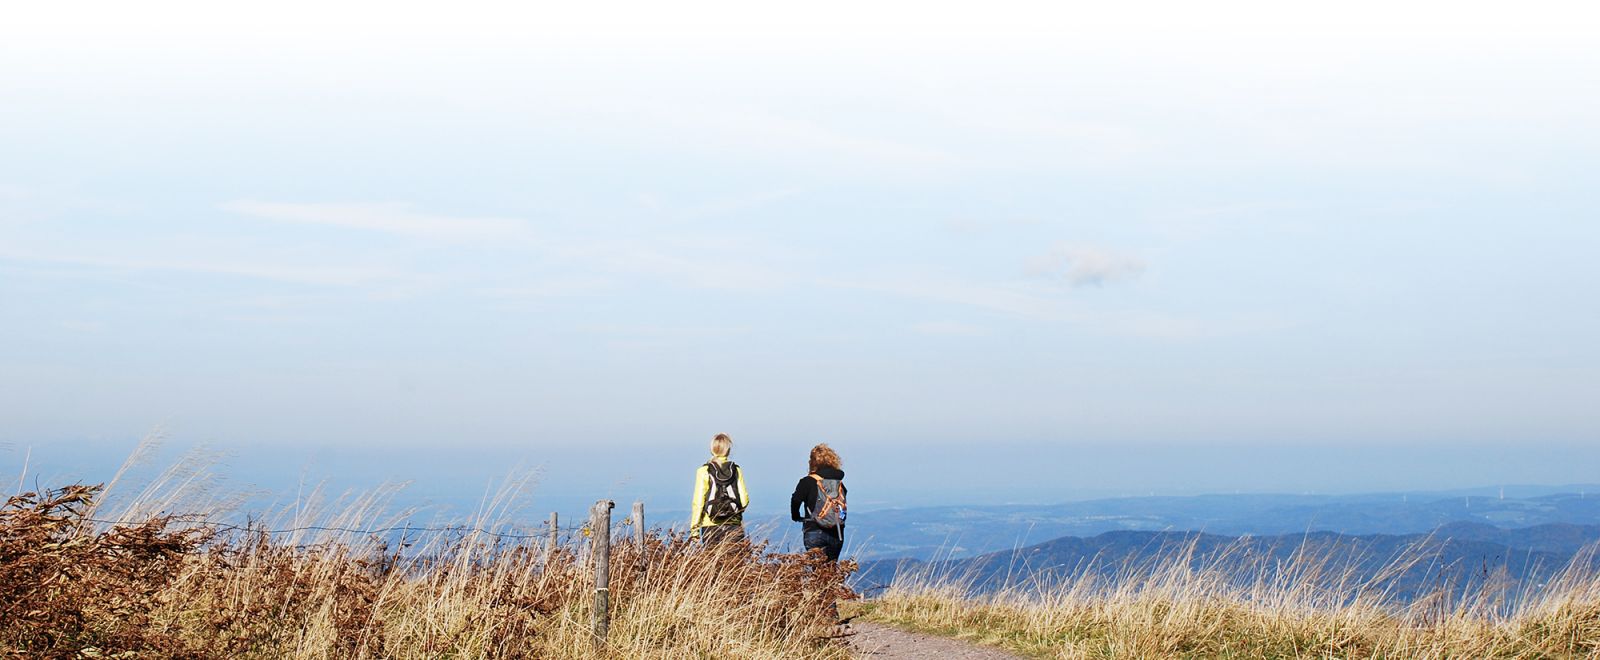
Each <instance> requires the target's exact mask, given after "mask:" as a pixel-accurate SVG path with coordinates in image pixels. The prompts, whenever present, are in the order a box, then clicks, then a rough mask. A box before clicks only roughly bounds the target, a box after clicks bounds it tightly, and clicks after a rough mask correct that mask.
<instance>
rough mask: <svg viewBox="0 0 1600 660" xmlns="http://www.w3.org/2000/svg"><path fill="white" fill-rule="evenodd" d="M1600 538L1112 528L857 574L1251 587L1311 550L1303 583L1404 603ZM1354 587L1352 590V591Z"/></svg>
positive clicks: (1505, 573) (1504, 574)
mask: <svg viewBox="0 0 1600 660" xmlns="http://www.w3.org/2000/svg"><path fill="white" fill-rule="evenodd" d="M1597 541H1600V525H1571V524H1548V525H1536V526H1533V527H1526V528H1518V529H1504V528H1500V527H1496V526H1494V525H1489V524H1484V523H1472V522H1456V523H1451V524H1449V525H1445V526H1442V527H1439V528H1438V529H1436V530H1433V531H1432V532H1430V533H1421V534H1398V535H1397V534H1365V535H1350V534H1341V533H1337V532H1310V533H1299V534H1288V535H1274V536H1229V535H1220V534H1209V533H1202V532H1190V531H1183V532H1145V531H1116V532H1105V533H1102V534H1099V535H1096V536H1093V537H1088V538H1084V537H1075V536H1068V537H1062V538H1057V539H1053V540H1050V541H1046V542H1044V543H1039V544H1035V545H1030V546H1027V547H1023V548H1019V549H1017V550H1014V551H1001V552H993V553H988V554H983V555H979V556H976V557H970V558H963V559H947V560H940V561H932V562H929V561H922V560H919V559H891V560H874V561H866V562H863V564H862V570H861V571H860V572H859V573H858V574H857V576H856V586H857V588H858V589H861V590H864V591H867V592H868V593H870V592H871V591H872V590H874V589H876V588H881V587H882V586H884V585H888V584H890V583H891V582H892V581H893V580H894V579H895V578H896V576H897V575H901V574H905V573H907V572H910V573H912V574H913V575H917V576H934V577H940V578H944V579H946V580H954V581H956V582H957V583H960V584H964V585H966V586H967V587H968V588H969V589H970V590H971V591H973V592H977V593H983V592H992V591H995V590H999V589H1006V588H1026V589H1041V588H1042V589H1049V588H1051V586H1052V585H1054V584H1059V583H1062V582H1069V581H1072V580H1075V579H1078V578H1080V577H1083V576H1085V575H1092V576H1095V577H1098V578H1108V579H1119V580H1126V579H1130V578H1136V577H1137V576H1139V575H1140V574H1141V573H1142V572H1143V571H1144V570H1146V569H1148V568H1149V567H1151V566H1158V565H1166V564H1168V563H1170V562H1172V561H1179V562H1184V563H1187V564H1188V565H1189V566H1190V567H1192V568H1196V569H1200V568H1210V569H1211V570H1216V571H1221V572H1222V573H1223V574H1224V575H1228V576H1230V577H1231V578H1232V579H1233V580H1234V581H1235V582H1238V583H1240V584H1249V583H1250V582H1251V581H1252V580H1255V579H1257V578H1258V577H1259V576H1260V575H1261V574H1262V571H1263V570H1266V571H1268V572H1270V571H1272V570H1275V569H1274V567H1283V566H1297V565H1298V566H1300V567H1302V568H1303V567H1304V566H1306V565H1307V564H1308V562H1305V561H1300V562H1299V563H1298V564H1297V563H1296V559H1295V558H1296V557H1301V556H1310V557H1312V558H1314V559H1313V561H1311V562H1309V563H1310V564H1317V565H1318V570H1315V571H1311V572H1309V573H1297V574H1295V576H1294V579H1296V580H1310V581H1313V582H1321V583H1323V584H1324V586H1330V585H1333V584H1335V583H1338V582H1341V581H1342V582H1343V583H1345V584H1347V585H1364V586H1365V588H1366V590H1367V591H1369V592H1381V593H1382V594H1383V595H1385V596H1387V597H1389V598H1393V599H1395V600H1397V601H1400V602H1405V601H1409V600H1411V599H1413V598H1415V597H1417V596H1418V595H1419V594H1426V593H1432V592H1438V591H1442V592H1446V593H1451V594H1453V595H1457V596H1459V595H1461V594H1464V593H1468V592H1471V591H1473V590H1475V589H1478V588H1480V587H1483V586H1486V585H1496V586H1498V587H1499V588H1503V589H1506V590H1507V591H1508V592H1514V591H1515V590H1516V589H1518V588H1521V587H1524V586H1535V587H1536V586H1538V585H1539V584H1540V583H1541V582H1543V581H1545V580H1548V579H1550V578H1551V577H1552V576H1554V575H1555V574H1556V573H1557V572H1559V571H1560V570H1562V569H1563V568H1565V567H1567V566H1568V564H1569V563H1571V562H1572V561H1573V560H1574V559H1575V558H1577V560H1578V561H1579V562H1582V563H1586V564H1588V565H1589V566H1590V567H1591V568H1600V562H1596V557H1595V555H1594V554H1593V553H1585V552H1583V549H1584V548H1585V547H1586V546H1588V545H1590V544H1594V543H1596V542H1597ZM1352 593H1353V592H1352Z"/></svg>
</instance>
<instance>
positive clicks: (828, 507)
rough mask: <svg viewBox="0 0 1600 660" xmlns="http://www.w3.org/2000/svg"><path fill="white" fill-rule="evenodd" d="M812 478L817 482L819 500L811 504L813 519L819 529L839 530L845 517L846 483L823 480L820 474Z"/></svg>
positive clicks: (813, 475)
mask: <svg viewBox="0 0 1600 660" xmlns="http://www.w3.org/2000/svg"><path fill="white" fill-rule="evenodd" d="M811 478H812V479H815V480H816V481H817V500H816V501H815V502H812V503H811V519H812V520H814V521H816V523H817V526H818V527H822V528H826V529H838V528H839V527H840V526H841V525H843V524H844V517H845V504H844V482H842V481H840V480H838V479H823V478H822V475H820V474H812V475H811Z"/></svg>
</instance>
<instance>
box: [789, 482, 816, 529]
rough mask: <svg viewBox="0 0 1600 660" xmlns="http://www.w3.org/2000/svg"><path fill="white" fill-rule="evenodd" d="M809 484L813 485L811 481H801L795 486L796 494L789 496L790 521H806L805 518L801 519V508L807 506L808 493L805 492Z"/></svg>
mask: <svg viewBox="0 0 1600 660" xmlns="http://www.w3.org/2000/svg"><path fill="white" fill-rule="evenodd" d="M808 483H811V480H810V479H801V480H800V483H798V484H795V485H794V494H793V495H790V496H789V519H790V520H793V521H795V522H800V521H803V520H805V518H802V517H800V506H801V505H803V504H805V501H806V492H805V491H806V484H808Z"/></svg>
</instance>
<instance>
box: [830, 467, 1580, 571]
mask: <svg viewBox="0 0 1600 660" xmlns="http://www.w3.org/2000/svg"><path fill="white" fill-rule="evenodd" d="M1501 492H1502V489H1501V488H1499V487H1493V488H1477V489H1465V490H1460V491H1443V492H1416V493H1377V494H1360V495H1200V496H1194V497H1130V498H1116V499H1102V500H1088V501H1082V502H1068V503H1064V504H1051V505H1015V506H943V507H925V508H912V509H887V510H878V511H861V512H855V511H852V512H851V516H850V523H851V528H852V530H853V538H852V540H851V542H850V543H849V546H850V548H849V549H850V551H851V552H854V553H855V554H856V556H857V557H858V558H861V559H868V560H870V559H884V558H892V557H908V558H915V559H922V560H931V559H936V558H962V557H973V556H977V555H981V554H985V553H990V552H995V551H999V550H1010V549H1015V548H1019V547H1023V546H1027V545H1031V544H1034V543H1037V542H1038V541H1040V540H1045V539H1054V538H1060V537H1066V536H1076V537H1092V536H1095V535H1098V534H1103V533H1106V532H1113V531H1193V532H1207V533H1210V534H1216V535H1222V536H1239V535H1245V534H1250V535H1257V536H1263V535H1288V534H1300V533H1305V532H1318V531H1325V532H1335V533H1339V534H1346V535H1363V534H1389V535H1405V534H1416V533H1422V532H1428V531H1431V530H1434V529H1437V528H1440V527H1442V526H1446V525H1450V524H1452V523H1479V524H1482V525H1486V526H1488V527H1489V528H1498V529H1511V528H1525V527H1532V526H1536V525H1550V524H1571V525H1600V486H1588V485H1575V486H1562V487H1543V486H1507V487H1505V488H1504V489H1503V492H1504V496H1503V497H1502V495H1501Z"/></svg>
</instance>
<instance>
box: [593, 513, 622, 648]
mask: <svg viewBox="0 0 1600 660" xmlns="http://www.w3.org/2000/svg"><path fill="white" fill-rule="evenodd" d="M616 505H617V503H616V502H612V501H611V500H600V501H599V502H595V503H594V509H593V510H592V511H591V515H590V520H589V529H590V530H591V531H592V533H593V534H594V537H593V538H594V541H593V544H592V548H591V549H590V552H591V553H592V554H593V556H594V638H595V642H597V643H600V642H604V641H605V639H606V633H607V632H609V631H610V630H611V509H612V507H615V506H616Z"/></svg>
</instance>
